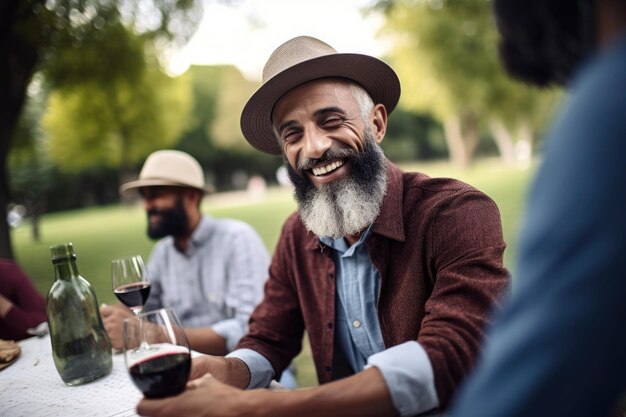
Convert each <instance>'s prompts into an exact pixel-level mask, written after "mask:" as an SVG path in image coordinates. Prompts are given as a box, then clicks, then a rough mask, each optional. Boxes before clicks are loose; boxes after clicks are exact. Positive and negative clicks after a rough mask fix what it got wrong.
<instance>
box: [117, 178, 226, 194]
mask: <svg viewBox="0 0 626 417" xmlns="http://www.w3.org/2000/svg"><path fill="white" fill-rule="evenodd" d="M159 186H160V187H164V186H166V187H185V188H193V189H196V190H200V191H202V192H204V193H212V192H213V191H215V190H214V189H213V187H211V186H209V185H207V186H205V187H194V186H192V185H189V184H182V183H180V182H176V181H168V180H163V179H143V180H136V181H131V182H127V183H126V184H123V185H122V186H120V193H124V192H126V191H131V190H136V189H139V188H145V187H159Z"/></svg>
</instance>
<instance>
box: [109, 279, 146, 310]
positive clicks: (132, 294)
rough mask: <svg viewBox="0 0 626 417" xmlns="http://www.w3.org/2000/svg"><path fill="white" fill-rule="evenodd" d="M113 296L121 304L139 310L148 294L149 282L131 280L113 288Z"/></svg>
mask: <svg viewBox="0 0 626 417" xmlns="http://www.w3.org/2000/svg"><path fill="white" fill-rule="evenodd" d="M113 292H114V293H115V296H116V297H117V299H118V300H120V302H122V304H124V305H125V306H126V307H128V308H130V309H131V310H133V311H141V309H142V308H143V305H144V304H145V303H146V300H147V299H148V296H149V295H150V283H149V282H145V281H142V282H131V283H130V284H124V285H121V286H119V287H117V288H116V289H115V290H113Z"/></svg>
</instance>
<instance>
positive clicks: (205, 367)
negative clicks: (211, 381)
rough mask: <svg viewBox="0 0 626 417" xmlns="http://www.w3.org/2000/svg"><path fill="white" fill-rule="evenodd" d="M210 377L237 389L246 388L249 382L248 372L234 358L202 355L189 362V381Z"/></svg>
mask: <svg viewBox="0 0 626 417" xmlns="http://www.w3.org/2000/svg"><path fill="white" fill-rule="evenodd" d="M206 375H210V376H212V377H213V378H215V379H217V380H219V381H221V382H224V383H226V384H228V385H232V386H234V387H237V388H241V389H243V388H246V387H247V386H248V383H249V382H250V370H249V369H248V367H247V366H246V364H245V363H243V362H242V361H240V360H239V359H236V358H224V357H222V356H211V355H202V356H198V357H195V358H193V360H192V362H191V374H190V375H189V379H190V380H195V379H197V378H201V377H203V376H206Z"/></svg>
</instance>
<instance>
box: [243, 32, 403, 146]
mask: <svg viewBox="0 0 626 417" xmlns="http://www.w3.org/2000/svg"><path fill="white" fill-rule="evenodd" d="M326 77H342V78H348V79H350V80H353V81H355V82H357V83H359V84H360V85H361V86H362V87H363V88H365V90H366V91H367V92H368V93H369V95H370V96H371V97H372V99H373V100H374V103H382V104H383V105H384V106H385V108H386V109H387V113H391V112H392V111H393V109H394V108H395V107H396V104H397V103H398V99H399V98H400V80H399V79H398V76H397V75H396V73H395V72H394V71H393V69H391V67H389V65H387V64H385V63H384V62H383V61H381V60H379V59H377V58H374V57H371V56H368V55H361V54H345V53H338V52H337V51H336V50H335V49H334V48H333V47H332V46H330V45H328V44H326V43H324V42H322V41H320V40H319V39H315V38H312V37H309V36H299V37H297V38H293V39H291V40H289V41H287V42H285V43H284V44H282V45H280V46H279V47H278V48H276V50H275V51H274V52H273V53H272V55H271V56H270V57H269V59H268V60H267V63H266V64H265V67H264V68H263V83H262V85H261V87H259V89H258V90H257V91H256V92H255V93H254V94H253V95H252V97H250V99H249V100H248V102H247V103H246V105H245V107H244V108H243V111H242V113H241V121H240V123H241V131H242V132H243V135H244V137H245V138H246V140H247V141H248V142H250V144H251V145H252V146H254V147H255V148H257V149H258V150H260V151H263V152H266V153H270V154H276V155H278V154H280V153H281V149H280V147H279V146H278V142H277V140H276V137H275V136H274V132H273V130H272V111H273V110H274V105H275V104H276V102H277V101H278V99H280V98H281V97H282V96H283V95H284V94H285V93H287V92H288V91H290V90H292V89H293V88H295V87H297V86H299V85H301V84H304V83H306V82H308V81H313V80H316V79H318V78H326Z"/></svg>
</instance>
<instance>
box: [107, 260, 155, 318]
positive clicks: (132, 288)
mask: <svg viewBox="0 0 626 417" xmlns="http://www.w3.org/2000/svg"><path fill="white" fill-rule="evenodd" d="M111 284H112V285H113V292H114V293H115V296H116V297H117V299H118V300H120V301H121V302H122V303H123V304H124V305H125V306H126V307H128V308H130V309H131V310H132V311H133V312H134V313H135V314H139V313H141V311H142V310H143V305H144V304H145V303H146V300H147V299H148V296H149V295H150V279H149V278H148V273H147V272H146V266H145V264H144V262H143V259H142V257H141V256H140V255H135V256H128V257H125V258H119V259H114V260H113V261H112V262H111Z"/></svg>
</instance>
